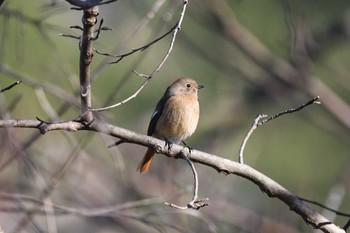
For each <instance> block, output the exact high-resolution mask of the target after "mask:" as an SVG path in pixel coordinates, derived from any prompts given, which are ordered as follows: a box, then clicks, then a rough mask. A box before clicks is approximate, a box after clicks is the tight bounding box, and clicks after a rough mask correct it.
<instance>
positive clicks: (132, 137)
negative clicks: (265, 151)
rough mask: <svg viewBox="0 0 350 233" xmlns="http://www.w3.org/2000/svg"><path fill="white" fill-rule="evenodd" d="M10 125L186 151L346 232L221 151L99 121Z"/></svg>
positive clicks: (326, 227) (311, 220) (309, 219)
mask: <svg viewBox="0 0 350 233" xmlns="http://www.w3.org/2000/svg"><path fill="white" fill-rule="evenodd" d="M8 127H15V128H36V129H39V130H40V132H41V133H43V134H44V133H46V132H48V131H51V130H68V131H77V130H89V131H95V132H100V133H103V134H107V135H110V136H113V137H116V138H120V139H121V140H123V142H128V143H133V144H138V145H142V146H147V147H152V148H154V149H155V150H156V151H157V153H160V154H164V155H166V156H168V157H174V158H182V157H181V156H179V155H180V154H181V153H184V154H185V156H187V157H188V158H189V159H190V160H191V161H193V162H197V163H201V164H203V165H206V166H208V167H211V168H214V169H215V170H217V171H218V172H220V173H223V174H227V175H229V174H235V175H238V176H241V177H243V178H245V179H247V180H249V181H251V182H253V183H254V184H256V185H257V186H258V187H259V188H260V189H261V190H262V191H263V192H265V193H266V194H267V195H268V196H269V197H272V198H277V199H279V200H281V201H282V202H283V203H285V204H286V205H287V206H288V207H289V208H290V210H292V211H294V212H295V213H296V214H298V215H300V216H301V217H302V218H303V219H304V221H305V222H306V223H308V224H311V225H312V226H313V227H314V228H316V229H320V230H322V231H323V232H333V233H334V232H342V233H344V232H345V231H344V230H343V229H341V228H340V227H338V226H336V225H335V224H333V223H332V222H331V221H329V220H328V219H327V218H325V217H324V216H322V215H321V214H320V213H318V212H316V211H315V210H313V209H311V208H310V207H308V206H307V205H306V204H305V203H304V202H303V201H302V200H300V199H299V198H298V197H297V196H296V195H294V194H293V193H291V192H290V191H288V190H287V189H286V188H284V187H283V186H282V185H280V184H278V183H277V182H275V181H274V180H272V179H271V178H269V177H267V176H265V175H264V174H262V173H260V172H259V171H257V170H255V169H254V168H252V167H250V166H248V165H245V164H240V163H237V162H234V161H231V160H229V159H225V158H223V157H220V156H217V155H213V154H209V153H206V152H202V151H198V150H192V151H191V153H188V152H186V151H184V150H183V147H182V146H180V145H175V144H174V145H173V147H172V149H171V150H170V151H169V150H168V147H166V146H164V141H162V140H159V139H156V138H153V137H149V136H146V135H143V134H139V133H136V132H133V131H130V130H127V129H124V128H121V127H117V126H114V125H111V124H107V123H103V122H97V121H95V122H93V123H91V124H90V125H85V124H83V123H80V122H75V121H68V122H57V123H48V122H43V121H40V120H0V128H8Z"/></svg>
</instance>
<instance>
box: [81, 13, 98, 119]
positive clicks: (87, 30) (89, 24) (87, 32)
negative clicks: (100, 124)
mask: <svg viewBox="0 0 350 233" xmlns="http://www.w3.org/2000/svg"><path fill="white" fill-rule="evenodd" d="M97 16H98V6H94V7H92V8H89V9H87V10H84V13H83V19H82V22H83V34H82V36H81V41H80V65H79V66H80V101H81V107H80V110H81V113H85V112H87V111H88V110H89V109H91V85H90V64H91V62H92V56H93V49H92V41H93V38H94V32H95V29H94V26H95V24H96V22H97ZM82 119H83V120H84V121H85V122H91V121H92V120H93V115H92V113H91V112H87V113H86V114H84V116H82Z"/></svg>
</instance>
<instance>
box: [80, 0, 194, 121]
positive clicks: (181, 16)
mask: <svg viewBox="0 0 350 233" xmlns="http://www.w3.org/2000/svg"><path fill="white" fill-rule="evenodd" d="M187 3H188V0H184V1H183V8H182V11H181V14H180V19H179V21H178V23H177V24H176V27H174V30H173V37H172V40H171V43H170V46H169V49H168V51H167V53H166V55H165V56H164V58H163V59H162V61H161V63H160V64H159V65H158V66H157V67H156V68H155V69H154V70H153V71H152V73H151V74H150V75H146V74H141V73H138V72H136V71H134V73H135V74H136V75H137V76H140V77H145V78H146V80H145V81H144V82H143V83H142V85H141V86H140V87H139V88H138V89H137V90H136V91H135V92H134V94H132V95H131V96H129V97H128V98H126V99H124V100H122V101H120V102H118V103H116V104H113V105H110V106H107V107H103V108H95V109H88V110H86V111H85V112H84V113H82V114H81V115H80V117H83V116H85V115H86V114H88V113H89V112H101V111H105V110H108V109H112V108H115V107H118V106H120V105H122V104H125V103H126V102H128V101H130V100H131V99H133V98H135V97H136V96H137V95H138V94H139V93H140V92H141V91H142V90H143V88H144V87H145V86H146V85H147V83H148V82H149V81H150V80H151V79H152V77H153V76H154V75H155V74H156V73H157V72H158V71H159V70H160V69H161V67H162V66H163V64H164V63H165V61H166V60H167V59H168V57H169V55H170V53H171V51H172V49H173V46H174V43H175V39H176V35H177V32H178V31H179V30H180V28H181V24H182V21H183V18H184V16H185V12H186V6H187Z"/></svg>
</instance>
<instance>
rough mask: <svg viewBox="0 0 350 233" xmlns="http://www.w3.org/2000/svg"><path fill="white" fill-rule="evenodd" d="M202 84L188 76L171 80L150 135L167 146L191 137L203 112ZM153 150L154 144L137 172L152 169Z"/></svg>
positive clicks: (152, 118) (159, 103)
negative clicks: (201, 105)
mask: <svg viewBox="0 0 350 233" xmlns="http://www.w3.org/2000/svg"><path fill="white" fill-rule="evenodd" d="M203 87H204V86H203V85H198V84H197V82H196V81H195V80H193V79H191V78H189V77H181V78H179V79H177V80H176V81H175V82H174V83H172V84H171V85H170V86H169V87H168V88H167V89H166V91H165V92H164V94H163V96H162V98H161V99H160V100H159V102H158V103H157V105H156V108H155V110H154V112H153V114H152V117H151V121H150V123H149V126H148V130H147V135H148V136H152V137H155V138H158V139H163V140H165V142H166V144H168V146H171V145H172V144H173V143H174V144H179V143H180V142H181V141H183V140H185V139H186V138H188V137H190V136H191V135H192V134H193V133H194V131H195V130H196V128H197V124H198V120H199V113H200V111H199V102H198V90H199V89H202V88H203ZM154 154H155V150H154V149H153V148H149V149H148V150H147V152H146V154H145V155H144V157H143V159H142V161H141V163H140V165H139V167H138V169H137V171H138V172H140V173H146V172H147V171H148V170H149V167H150V165H151V161H152V158H153V156H154Z"/></svg>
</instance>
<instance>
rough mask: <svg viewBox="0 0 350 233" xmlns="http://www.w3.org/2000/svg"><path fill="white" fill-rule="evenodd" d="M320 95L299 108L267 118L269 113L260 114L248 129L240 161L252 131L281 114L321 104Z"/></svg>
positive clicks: (240, 161)
mask: <svg viewBox="0 0 350 233" xmlns="http://www.w3.org/2000/svg"><path fill="white" fill-rule="evenodd" d="M319 99H320V97H319V96H317V97H315V98H313V99H311V100H309V101H308V102H306V103H304V104H302V105H301V106H299V107H297V108H290V109H287V110H285V111H283V112H279V113H277V114H275V115H273V116H271V117H269V118H267V115H265V114H259V115H258V116H257V117H256V118H255V120H254V123H253V124H252V127H251V128H250V130H249V131H248V133H247V135H246V136H245V138H244V140H243V142H242V145H241V147H240V149H239V155H238V161H239V163H244V158H243V157H244V155H243V154H244V149H245V146H246V144H247V142H248V139H249V138H250V136H251V135H252V133H253V132H254V131H255V130H256V129H257V128H258V127H259V126H262V125H263V124H265V123H267V122H269V121H271V120H274V119H276V118H278V117H280V116H283V115H285V114H290V113H293V112H297V111H300V110H302V109H303V108H305V107H307V106H309V105H311V104H320V103H321V102H320V101H319Z"/></svg>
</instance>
